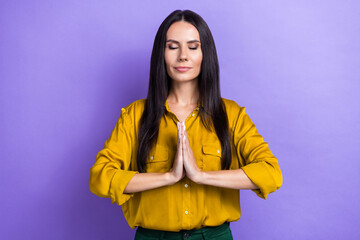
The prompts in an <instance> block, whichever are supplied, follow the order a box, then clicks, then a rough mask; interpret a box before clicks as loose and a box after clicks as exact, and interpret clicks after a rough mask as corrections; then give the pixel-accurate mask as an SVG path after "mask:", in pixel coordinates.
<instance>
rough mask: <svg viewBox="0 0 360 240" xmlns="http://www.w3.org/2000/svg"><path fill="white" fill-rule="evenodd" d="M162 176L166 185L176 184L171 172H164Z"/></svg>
mask: <svg viewBox="0 0 360 240" xmlns="http://www.w3.org/2000/svg"><path fill="white" fill-rule="evenodd" d="M164 176H165V182H166V185H173V184H175V183H176V182H177V181H176V178H175V175H174V174H173V173H172V172H166V173H164Z"/></svg>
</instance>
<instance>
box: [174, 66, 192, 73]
mask: <svg viewBox="0 0 360 240" xmlns="http://www.w3.org/2000/svg"><path fill="white" fill-rule="evenodd" d="M175 69H176V70H177V71H179V72H187V71H189V70H190V69H191V67H175Z"/></svg>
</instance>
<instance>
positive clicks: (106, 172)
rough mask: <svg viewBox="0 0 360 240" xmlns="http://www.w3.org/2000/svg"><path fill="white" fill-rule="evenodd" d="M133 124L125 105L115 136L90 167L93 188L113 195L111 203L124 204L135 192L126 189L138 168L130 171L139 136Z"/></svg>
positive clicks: (100, 192)
mask: <svg viewBox="0 0 360 240" xmlns="http://www.w3.org/2000/svg"><path fill="white" fill-rule="evenodd" d="M132 128H133V124H132V122H131V120H130V118H129V116H128V114H127V111H126V109H124V108H122V109H121V116H120V117H119V119H118V121H117V123H116V126H115V128H114V129H113V131H112V133H111V136H110V137H109V139H108V140H107V141H106V142H105V146H104V148H103V149H102V150H101V151H100V152H99V153H98V154H97V156H96V162H95V164H94V165H93V166H92V168H91V169H90V178H89V188H90V191H91V192H92V193H94V194H96V195H98V196H100V197H105V198H110V199H111V203H114V202H116V203H117V204H118V205H122V204H123V203H125V202H126V201H128V200H129V199H130V198H131V197H132V196H133V194H126V193H124V189H125V187H126V185H127V184H128V182H129V181H130V179H131V178H132V177H133V176H134V175H135V174H136V173H137V171H130V170H129V166H130V162H131V157H132V152H133V151H132V148H133V146H134V141H135V136H133V134H132V133H133V131H131V130H132Z"/></svg>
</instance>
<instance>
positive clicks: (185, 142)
mask: <svg viewBox="0 0 360 240" xmlns="http://www.w3.org/2000/svg"><path fill="white" fill-rule="evenodd" d="M181 125H182V126H181V135H182V141H181V142H182V152H183V161H184V167H185V172H186V176H187V177H188V178H189V179H190V180H192V181H193V182H196V183H197V182H199V180H200V177H201V173H202V171H201V169H200V168H199V167H198V165H197V164H196V160H195V157H194V153H193V151H192V149H191V147H190V143H189V138H188V136H187V132H186V128H185V123H184V122H183V123H182V124H181Z"/></svg>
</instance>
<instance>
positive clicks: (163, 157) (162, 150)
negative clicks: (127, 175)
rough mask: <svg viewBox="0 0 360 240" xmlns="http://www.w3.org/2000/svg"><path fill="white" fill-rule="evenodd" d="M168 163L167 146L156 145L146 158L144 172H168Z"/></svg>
mask: <svg viewBox="0 0 360 240" xmlns="http://www.w3.org/2000/svg"><path fill="white" fill-rule="evenodd" d="M170 165H171V163H170V161H169V150H168V148H167V147H164V146H161V145H156V146H155V150H154V149H153V150H152V151H150V154H149V156H148V158H147V161H146V172H168V171H169V170H170V167H171V166H170Z"/></svg>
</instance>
